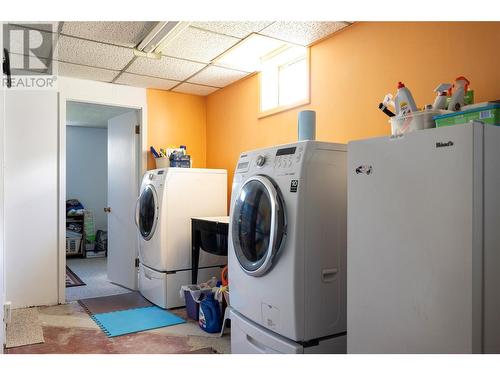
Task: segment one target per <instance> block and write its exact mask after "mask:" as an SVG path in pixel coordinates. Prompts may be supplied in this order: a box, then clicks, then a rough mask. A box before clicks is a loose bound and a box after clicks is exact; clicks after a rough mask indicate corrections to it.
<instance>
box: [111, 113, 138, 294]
mask: <svg viewBox="0 0 500 375" xmlns="http://www.w3.org/2000/svg"><path fill="white" fill-rule="evenodd" d="M137 125H139V111H136V110H133V111H130V112H127V113H125V114H123V115H120V116H117V117H114V118H112V119H111V120H109V121H108V279H109V280H110V281H111V282H113V283H116V284H119V285H122V286H124V287H127V288H130V289H136V284H137V272H136V268H135V259H136V257H137V228H136V226H135V222H134V215H135V203H136V200H137V196H138V147H139V135H137V134H136V132H135V127H136V126H137Z"/></svg>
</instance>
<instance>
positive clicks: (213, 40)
mask: <svg viewBox="0 0 500 375" xmlns="http://www.w3.org/2000/svg"><path fill="white" fill-rule="evenodd" d="M238 41H239V39H238V38H233V37H231V36H226V35H220V34H215V33H212V32H209V31H204V30H200V29H196V28H194V27H188V28H187V29H185V30H184V31H183V32H181V33H180V34H179V35H178V36H177V37H176V38H175V39H173V40H172V41H170V43H168V44H167V45H166V46H164V47H163V48H162V49H161V51H160V52H161V53H162V54H164V55H167V56H173V57H180V58H184V59H188V60H194V61H200V62H206V63H209V62H210V61H212V60H213V59H214V58H215V57H217V56H218V55H220V54H221V53H222V52H224V51H225V50H227V49H228V48H230V47H232V46H233V45H235V44H236V43H238Z"/></svg>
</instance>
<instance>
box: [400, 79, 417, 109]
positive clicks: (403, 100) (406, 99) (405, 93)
mask: <svg viewBox="0 0 500 375" xmlns="http://www.w3.org/2000/svg"><path fill="white" fill-rule="evenodd" d="M395 104H396V115H397V116H406V115H408V114H409V113H411V112H415V111H416V110H417V105H416V104H415V100H414V99H413V96H412V95H411V92H410V90H408V88H407V87H405V85H404V83H402V82H399V83H398V92H397V94H396V99H395Z"/></svg>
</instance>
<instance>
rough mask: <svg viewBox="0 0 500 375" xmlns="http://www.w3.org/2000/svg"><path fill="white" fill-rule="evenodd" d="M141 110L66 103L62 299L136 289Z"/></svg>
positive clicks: (73, 299)
mask: <svg viewBox="0 0 500 375" xmlns="http://www.w3.org/2000/svg"><path fill="white" fill-rule="evenodd" d="M140 112H141V111H140V110H138V109H134V108H128V107H121V106H111V105H103V104H95V103H86V102H78V101H67V102H66V225H65V227H66V301H68V302H69V301H76V300H79V299H83V298H94V297H102V296H107V295H114V294H122V293H126V292H128V291H130V290H131V289H135V286H136V281H135V269H134V268H131V267H134V261H135V257H136V252H137V249H136V240H135V239H136V236H135V232H136V231H135V228H134V227H133V225H134V224H133V209H134V204H135V200H136V198H137V193H138V191H137V190H138V181H139V175H140V152H141V150H140V143H141V142H140V137H139V133H140V131H138V130H139V129H140V123H141V121H140V119H141V113H140Z"/></svg>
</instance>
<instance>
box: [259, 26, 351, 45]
mask: <svg viewBox="0 0 500 375" xmlns="http://www.w3.org/2000/svg"><path fill="white" fill-rule="evenodd" d="M348 25H349V24H348V23H347V22H343V21H342V22H294V21H279V22H275V23H273V24H272V25H270V26H269V27H266V28H265V29H264V30H262V31H261V32H260V34H262V35H267V36H271V37H273V38H278V39H281V40H285V41H287V42H290V43H295V44H300V45H303V46H308V45H310V44H312V43H314V42H315V41H317V40H319V39H322V38H324V37H326V36H328V35H330V34H332V33H334V32H336V31H339V30H340V29H343V28H344V27H346V26H348Z"/></svg>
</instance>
